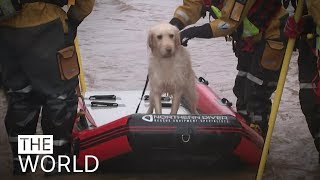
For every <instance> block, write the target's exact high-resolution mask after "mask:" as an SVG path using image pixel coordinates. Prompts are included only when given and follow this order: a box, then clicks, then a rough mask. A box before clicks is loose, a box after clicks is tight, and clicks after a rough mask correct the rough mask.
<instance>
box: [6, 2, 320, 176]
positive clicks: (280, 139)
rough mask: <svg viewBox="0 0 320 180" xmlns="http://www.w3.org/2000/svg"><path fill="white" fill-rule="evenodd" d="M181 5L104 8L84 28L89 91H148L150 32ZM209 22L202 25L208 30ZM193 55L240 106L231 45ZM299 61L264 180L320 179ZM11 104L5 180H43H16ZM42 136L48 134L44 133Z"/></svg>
mask: <svg viewBox="0 0 320 180" xmlns="http://www.w3.org/2000/svg"><path fill="white" fill-rule="evenodd" d="M180 3H182V1H180V0H176V1H172V0H162V1H158V0H149V1H139V0H126V1H120V0H97V2H96V5H95V8H94V10H93V12H92V14H91V15H90V16H89V17H88V18H87V19H86V20H85V21H84V22H83V24H81V26H80V28H79V42H80V49H81V55H82V59H83V67H84V71H85V78H86V82H87V87H88V90H89V91H90V90H136V89H142V88H143V85H144V82H145V78H146V72H147V55H148V51H147V43H146V39H147V30H148V28H149V27H150V26H152V25H154V24H156V23H158V22H159V21H169V20H170V19H171V17H172V14H173V12H174V9H175V8H176V6H177V5H179V4H180ZM207 21H208V18H205V19H202V20H200V21H199V23H198V24H201V23H205V22H207ZM188 49H189V51H190V53H191V56H192V61H193V68H194V70H195V72H196V74H197V75H198V76H203V77H205V78H206V79H207V80H209V82H210V87H211V88H212V89H214V90H215V91H216V92H217V94H218V95H219V96H220V97H227V98H228V99H229V100H230V101H231V102H233V104H235V100H236V99H235V96H234V95H233V93H232V87H233V84H234V79H235V76H236V74H237V71H236V58H235V56H234V54H233V52H232V45H231V43H230V42H226V41H225V39H224V38H216V39H210V40H203V39H194V40H191V41H190V42H189V45H188ZM296 57H297V54H296V53H294V54H293V58H292V60H291V63H290V67H289V72H288V76H287V80H286V84H285V89H284V92H283V96H282V102H281V104H280V109H279V113H278V116H277V121H276V125H275V129H274V133H273V137H272V141H271V147H270V152H269V156H268V161H267V165H266V169H265V174H264V179H320V166H319V165H318V162H317V151H316V149H315V147H314V145H313V142H312V138H311V135H310V133H309V131H308V129H307V125H306V123H305V119H304V116H303V114H302V112H301V109H300V105H299V101H298V88H299V87H298V68H297V60H296V59H297V58H296ZM5 110H6V100H5V98H4V94H3V92H2V91H0V129H1V130H0V163H1V167H0V175H1V176H2V178H1V179H21V180H29V179H30V180H38V179H39V180H40V179H44V177H43V174H42V172H41V170H38V171H37V172H36V173H34V174H28V175H26V176H21V177H12V176H11V175H10V171H11V158H10V157H11V154H10V150H9V145H8V140H7V135H6V132H5V127H4V122H3V119H4V116H5ZM38 132H41V129H40V128H38ZM255 173H256V171H255V169H250V168H246V167H239V168H234V169H230V170H228V171H221V172H217V171H214V170H212V171H210V170H209V171H207V172H167V173H163V172H162V173H103V172H99V173H90V174H77V175H69V176H59V177H51V178H47V179H68V180H71V179H76V180H82V179H86V180H87V179H91V180H102V179H254V177H255Z"/></svg>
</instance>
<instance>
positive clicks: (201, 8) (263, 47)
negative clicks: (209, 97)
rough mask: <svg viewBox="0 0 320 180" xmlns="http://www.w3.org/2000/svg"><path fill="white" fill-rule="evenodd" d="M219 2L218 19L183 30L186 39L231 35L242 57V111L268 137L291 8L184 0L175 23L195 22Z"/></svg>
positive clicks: (273, 1) (272, 2) (258, 0)
mask: <svg viewBox="0 0 320 180" xmlns="http://www.w3.org/2000/svg"><path fill="white" fill-rule="evenodd" d="M212 5H213V7H212V8H210V6H212ZM217 8H218V9H220V10H221V15H220V17H219V16H218V15H217V13H215V14H213V16H216V17H215V20H213V21H211V22H209V23H206V24H204V25H202V26H195V27H190V28H187V29H185V30H183V31H182V32H181V39H182V44H185V43H186V41H187V40H188V39H192V38H216V37H223V36H227V35H232V38H233V39H234V40H235V43H234V51H235V55H236V56H237V58H238V65H237V70H238V75H237V77H236V79H235V85H234V88H233V92H234V94H235V95H236V97H237V103H236V106H237V111H238V113H239V114H241V115H243V117H245V119H246V120H247V122H248V123H249V124H251V126H252V127H254V128H255V129H257V130H259V129H260V131H262V132H261V133H262V136H263V137H265V136H266V133H267V128H268V119H269V114H270V111H271V100H270V96H271V94H272V93H273V92H274V91H275V89H276V85H277V81H278V76H279V71H280V67H281V65H282V60H283V56H284V52H285V38H284V36H283V33H282V31H281V29H283V28H284V25H285V19H286V18H287V13H286V11H285V9H284V8H283V7H282V4H281V2H280V1H278V0H268V1H267V0H226V1H224V0H213V1H211V0H184V1H183V5H181V6H179V7H178V8H177V9H176V10H175V12H174V17H173V18H172V19H171V21H170V23H171V24H173V25H175V26H176V27H178V28H179V29H180V30H181V29H183V28H184V27H186V26H188V25H190V24H194V23H196V22H197V21H198V20H199V19H200V17H201V16H202V14H205V13H206V11H208V10H210V11H211V9H217ZM203 12H204V13H203ZM211 14H212V13H211ZM208 53H209V52H208Z"/></svg>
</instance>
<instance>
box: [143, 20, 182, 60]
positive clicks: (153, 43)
mask: <svg viewBox="0 0 320 180" xmlns="http://www.w3.org/2000/svg"><path fill="white" fill-rule="evenodd" d="M148 45H149V47H150V49H151V51H152V53H153V54H154V55H155V56H158V57H163V58H167V57H171V56H173V55H174V54H175V52H176V50H177V49H178V48H179V47H180V46H181V42H180V34H179V30H178V28H176V27H175V26H173V25H171V24H169V23H161V24H158V25H156V26H153V27H152V28H151V29H150V30H149V35H148Z"/></svg>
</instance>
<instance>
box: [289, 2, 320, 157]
mask: <svg viewBox="0 0 320 180" xmlns="http://www.w3.org/2000/svg"><path fill="white" fill-rule="evenodd" d="M293 3H294V2H293ZM305 5H306V6H304V7H306V8H305V10H304V11H305V13H304V14H305V15H304V16H303V17H302V18H301V19H300V21H299V22H298V23H296V22H295V21H294V18H293V17H289V18H288V21H287V23H286V26H285V34H286V35H287V36H288V37H290V38H297V46H298V49H299V57H298V68H299V83H300V91H299V100H300V105H301V110H302V112H303V114H304V116H305V118H306V121H307V124H308V127H309V130H310V133H311V135H312V137H313V139H314V144H315V147H316V149H317V150H318V152H320V81H319V68H320V64H319V60H320V59H319V50H320V0H310V1H305ZM319 163H320V155H319Z"/></svg>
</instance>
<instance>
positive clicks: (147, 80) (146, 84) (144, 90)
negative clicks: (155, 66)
mask: <svg viewBox="0 0 320 180" xmlns="http://www.w3.org/2000/svg"><path fill="white" fill-rule="evenodd" d="M148 83H149V76H147V79H146V83H145V85H144V88H143V91H142V95H141V98H140V102H139V104H138V107H137V109H136V113H138V110H139V107H140V104H141V101H142V99H143V96H144V93H145V92H146V89H147V86H148Z"/></svg>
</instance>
